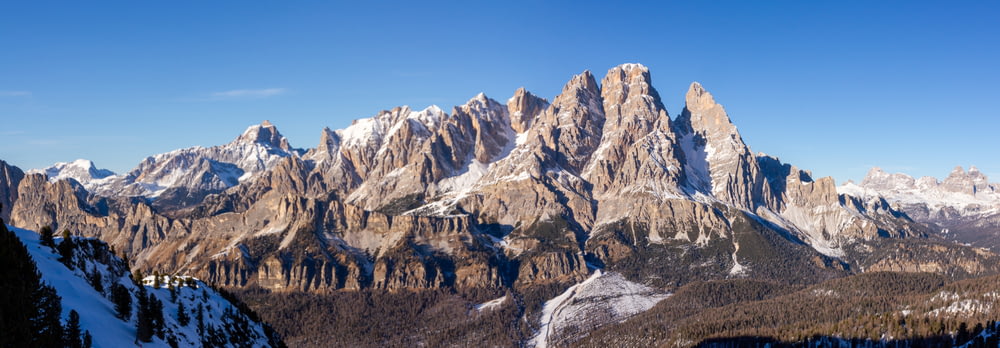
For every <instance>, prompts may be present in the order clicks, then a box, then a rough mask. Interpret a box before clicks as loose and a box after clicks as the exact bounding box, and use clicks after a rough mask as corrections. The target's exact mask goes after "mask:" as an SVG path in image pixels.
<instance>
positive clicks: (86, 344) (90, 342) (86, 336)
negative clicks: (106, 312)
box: [83, 330, 94, 348]
mask: <svg viewBox="0 0 1000 348" xmlns="http://www.w3.org/2000/svg"><path fill="white" fill-rule="evenodd" d="M93 346H94V337H93V336H90V330H87V331H84V332H83V348H91V347H93Z"/></svg>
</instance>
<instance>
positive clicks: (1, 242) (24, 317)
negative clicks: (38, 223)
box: [0, 219, 62, 347]
mask: <svg viewBox="0 0 1000 348" xmlns="http://www.w3.org/2000/svg"><path fill="white" fill-rule="evenodd" d="M0 265H3V267H0V279H3V282H2V284H0V289H2V291H0V293H2V295H0V347H59V346H61V345H62V323H61V322H60V321H59V317H60V316H61V315H62V313H61V312H62V305H61V303H60V299H59V296H58V295H56V291H55V289H54V288H52V287H51V286H48V285H46V284H44V283H43V282H42V280H41V274H40V273H38V267H37V266H35V262H34V261H32V259H31V256H30V254H29V253H28V249H27V248H26V247H25V246H24V244H23V243H21V240H20V239H19V238H18V237H17V235H16V234H14V233H13V232H10V231H8V230H7V227H6V225H5V224H4V222H3V219H0Z"/></svg>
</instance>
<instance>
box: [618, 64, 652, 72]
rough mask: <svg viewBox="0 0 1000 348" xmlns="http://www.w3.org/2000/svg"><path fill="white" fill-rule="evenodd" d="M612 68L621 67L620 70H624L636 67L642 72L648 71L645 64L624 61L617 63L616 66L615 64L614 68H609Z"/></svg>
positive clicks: (627, 70)
mask: <svg viewBox="0 0 1000 348" xmlns="http://www.w3.org/2000/svg"><path fill="white" fill-rule="evenodd" d="M614 69H621V70H623V71H626V72H629V71H632V70H635V69H638V70H640V71H643V72H649V68H647V67H646V66H645V65H642V64H640V63H624V64H621V65H618V66H616V67H614V68H611V70H614Z"/></svg>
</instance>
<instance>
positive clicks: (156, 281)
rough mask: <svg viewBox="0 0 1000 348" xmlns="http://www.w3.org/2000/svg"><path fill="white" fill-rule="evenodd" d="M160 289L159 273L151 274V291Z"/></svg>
mask: <svg viewBox="0 0 1000 348" xmlns="http://www.w3.org/2000/svg"><path fill="white" fill-rule="evenodd" d="M159 288H160V271H154V272H153V289H159Z"/></svg>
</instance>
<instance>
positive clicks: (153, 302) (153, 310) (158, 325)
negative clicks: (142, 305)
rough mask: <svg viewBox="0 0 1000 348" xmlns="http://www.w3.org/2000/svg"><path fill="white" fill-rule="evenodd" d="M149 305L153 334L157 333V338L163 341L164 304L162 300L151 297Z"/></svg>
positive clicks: (151, 295)
mask: <svg viewBox="0 0 1000 348" xmlns="http://www.w3.org/2000/svg"><path fill="white" fill-rule="evenodd" d="M149 305H150V311H149V313H150V317H151V318H152V319H153V332H155V333H156V337H159V338H160V339H163V334H164V331H163V328H164V325H163V302H161V301H160V299H158V298H156V296H153V294H150V295H149Z"/></svg>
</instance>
